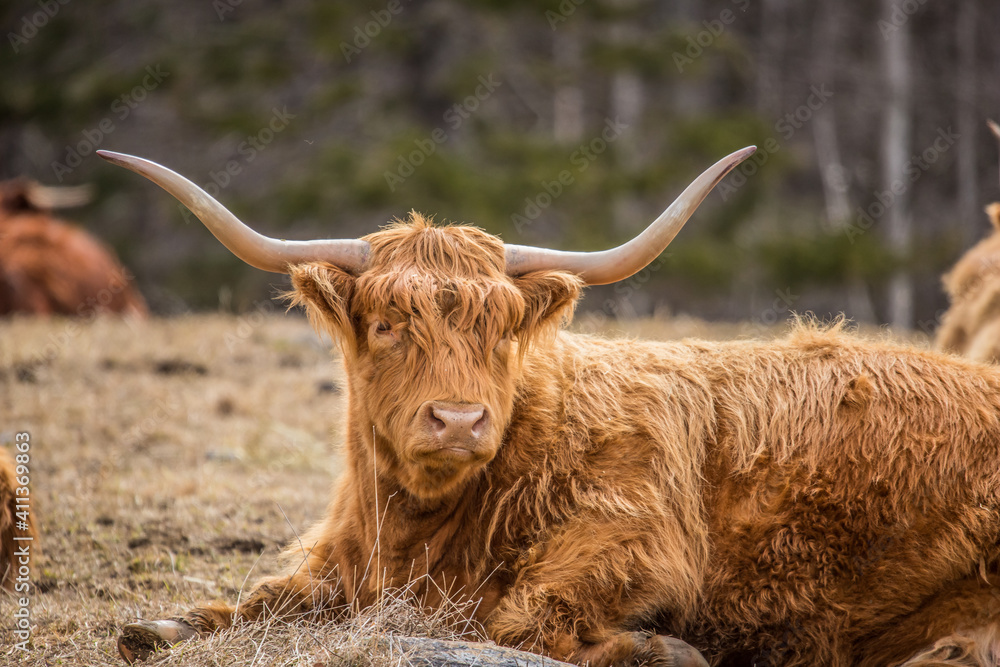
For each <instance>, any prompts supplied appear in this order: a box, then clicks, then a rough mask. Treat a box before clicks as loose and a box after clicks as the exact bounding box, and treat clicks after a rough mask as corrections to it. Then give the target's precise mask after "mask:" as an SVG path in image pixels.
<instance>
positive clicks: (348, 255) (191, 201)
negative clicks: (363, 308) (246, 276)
mask: <svg viewBox="0 0 1000 667" xmlns="http://www.w3.org/2000/svg"><path fill="white" fill-rule="evenodd" d="M97 154H98V155H100V156H101V157H102V158H104V159H105V160H107V161H108V162H110V163H112V164H116V165H118V166H119V167H125V168H126V169H130V170H132V171H134V172H135V173H137V174H139V175H141V176H145V177H146V178H148V179H149V180H151V181H153V182H154V183H156V184H157V185H159V186H160V187H161V188H163V189H164V190H166V191H167V192H169V193H170V194H172V195H173V196H174V197H176V198H177V200H178V201H180V202H181V203H182V204H184V205H185V206H187V207H188V208H189V209H191V212H192V213H194V214H195V215H196V216H198V219H199V220H201V221H202V222H203V223H205V226H206V227H208V229H209V231H210V232H212V233H213V234H214V235H215V238H217V239H219V240H220V241H222V244H223V245H224V246H226V247H227V248H229V250H231V251H232V253H233V254H234V255H236V256H237V257H239V258H240V259H242V260H243V261H244V262H246V263H247V264H249V265H250V266H255V267H257V268H258V269H263V270H265V271H271V272H273V273H288V267H289V265H292V264H302V263H303V262H330V263H331V264H334V265H336V266H339V267H340V268H342V269H344V270H345V271H348V272H351V273H358V272H360V271H362V270H363V269H364V267H365V264H366V263H367V261H368V243H366V242H365V241H360V240H357V239H330V240H319V241H285V240H279V239H272V238H270V237H267V236H263V235H261V234H258V233H257V232H255V231H254V230H252V229H250V228H249V227H247V226H246V225H245V224H243V223H242V222H240V220H239V218H237V217H236V216H235V215H233V214H232V213H230V212H229V211H228V210H227V209H226V207H225V206H223V205H222V204H220V203H219V202H217V201H216V200H215V199H213V198H212V197H211V195H209V194H208V193H207V192H205V191H204V190H202V189H201V188H199V187H198V186H197V185H195V184H194V183H192V182H191V181H189V180H188V179H186V178H184V177H183V176H181V175H180V174H178V173H176V172H174V171H171V170H170V169H167V168H166V167H164V166H162V165H159V164H156V163H155V162H151V161H149V160H144V159H142V158H140V157H134V156H132V155H124V154H122V153H113V152H111V151H97Z"/></svg>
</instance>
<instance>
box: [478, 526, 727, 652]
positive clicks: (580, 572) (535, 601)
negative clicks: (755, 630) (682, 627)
mask: <svg viewBox="0 0 1000 667" xmlns="http://www.w3.org/2000/svg"><path fill="white" fill-rule="evenodd" d="M673 528H674V526H671V525H668V524H667V522H664V523H663V524H661V526H660V527H659V529H658V530H649V528H648V526H647V527H640V526H632V527H630V526H629V525H628V522H627V521H622V522H618V523H614V524H603V525H602V524H597V523H592V524H591V525H588V526H586V527H585V528H584V527H583V526H578V525H575V524H574V525H566V526H564V530H563V531H562V532H561V534H559V535H556V536H554V537H553V538H552V539H551V540H550V541H549V542H548V543H546V544H545V546H544V547H543V548H542V549H539V550H537V552H533V553H531V554H529V555H527V556H526V557H525V559H523V560H524V562H522V563H519V564H518V570H519V571H518V574H517V579H516V580H515V583H514V585H513V586H512V588H511V589H510V591H509V592H508V594H507V595H506V596H505V597H504V598H503V600H501V602H500V604H499V605H498V606H497V608H496V609H495V610H494V611H493V612H492V613H491V614H490V616H489V618H488V619H487V621H486V628H487V631H488V632H489V634H490V638H491V639H493V640H494V641H496V642H497V643H499V644H503V645H506V646H513V647H518V648H523V649H525V650H530V651H535V652H538V653H543V654H545V655H548V656H549V657H552V658H556V659H559V660H565V661H568V662H573V663H576V664H579V665H585V664H587V665H590V667H612V666H614V667H619V666H620V667H625V666H628V667H631V666H633V665H639V664H645V665H651V666H654V667H674V666H678V667H679V666H682V665H683V666H685V667H688V666H690V667H695V666H707V664H708V663H707V662H706V661H705V659H704V658H703V657H702V656H701V654H700V653H699V652H698V651H697V650H696V649H695V648H693V647H691V646H689V645H688V644H686V643H684V642H682V641H680V640H678V639H674V638H672V637H667V636H664V635H656V634H652V635H651V634H646V633H643V632H636V630H639V629H645V627H644V624H648V623H650V622H651V621H650V619H651V618H653V617H654V616H656V614H657V613H658V612H662V611H665V609H664V606H665V605H666V604H669V603H670V601H673V602H674V604H675V605H676V608H677V609H678V610H680V609H682V608H689V607H690V606H692V605H693V604H695V601H694V598H695V597H696V593H692V592H691V591H692V589H693V586H690V584H689V583H684V582H692V581H695V580H697V576H698V575H697V572H696V571H695V569H694V568H692V567H691V566H689V565H688V561H687V560H686V559H682V558H677V557H674V558H671V557H670V555H669V554H667V553H666V552H665V549H666V545H665V544H662V543H661V542H659V541H658V540H659V539H660V538H661V537H662V535H663V534H667V535H669V534H670V532H671V530H672V529H673ZM596 536H600V539H595V538H596ZM678 542H679V541H678ZM661 555H662V558H660V557H659V556H661ZM665 600H666V601H667V602H665Z"/></svg>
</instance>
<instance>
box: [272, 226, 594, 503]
mask: <svg viewBox="0 0 1000 667" xmlns="http://www.w3.org/2000/svg"><path fill="white" fill-rule="evenodd" d="M366 240H367V241H368V242H369V243H370V244H371V256H370V259H369V265H368V268H367V270H366V271H365V272H364V273H362V274H361V275H359V276H357V277H353V276H350V275H348V274H346V273H344V272H343V271H341V270H339V269H337V268H335V267H333V266H330V265H325V264H305V265H300V266H298V267H295V268H294V269H293V271H292V278H293V283H294V285H295V288H296V298H297V300H298V301H299V302H301V303H304V304H306V306H307V308H308V309H309V312H310V315H311V317H312V319H313V321H314V323H315V324H316V325H318V326H319V327H321V328H323V329H325V330H326V331H328V332H330V333H331V334H332V335H334V336H335V337H337V338H338V339H339V340H340V342H341V347H342V349H343V350H344V357H345V363H346V366H347V372H348V376H349V383H350V392H351V396H350V402H351V405H350V410H351V420H352V427H353V428H355V429H358V428H361V429H364V430H363V433H364V437H365V438H366V439H367V438H368V437H371V438H374V442H373V443H370V444H369V445H368V446H374V447H375V452H376V455H377V456H378V461H377V465H378V466H379V470H380V472H382V471H385V472H387V473H390V474H393V475H394V476H395V477H396V478H397V479H398V480H399V482H400V483H401V484H402V485H403V486H404V487H405V488H406V489H407V490H408V491H410V492H411V493H413V494H415V495H417V496H419V497H421V498H423V499H428V500H431V499H435V498H441V497H444V496H446V495H448V494H450V493H452V492H454V491H455V490H456V489H459V488H461V486H462V485H464V484H465V483H466V482H468V481H469V480H470V479H472V478H473V477H474V476H475V475H476V473H477V472H478V471H480V470H482V468H483V467H484V466H485V465H486V464H488V463H489V462H490V461H491V460H492V459H493V457H494V456H496V453H497V451H498V450H499V448H500V446H501V444H502V439H503V433H504V430H505V428H506V426H507V423H508V422H509V420H510V417H511V412H512V410H513V404H514V397H515V391H516V387H517V383H518V379H519V376H520V361H521V358H522V354H521V353H522V352H523V351H524V349H525V346H527V345H529V344H531V343H532V342H536V343H537V342H538V341H537V338H538V337H539V336H541V335H543V334H544V332H545V331H546V330H551V329H552V327H553V326H554V325H556V324H558V322H559V321H560V320H561V319H562V317H563V316H564V315H565V314H566V313H568V312H569V310H571V309H572V306H573V304H574V303H575V300H576V297H577V296H578V293H579V288H580V281H579V280H578V279H577V278H576V277H575V276H572V275H570V274H566V273H562V272H539V273H536V274H529V275H527V276H524V277H521V278H510V277H508V276H507V275H506V274H505V271H504V262H505V260H504V248H503V244H502V242H501V241H500V240H499V239H497V238H496V237H493V236H490V235H489V234H486V233H485V232H482V231H481V230H478V229H475V228H471V227H432V226H430V225H429V224H428V223H427V222H426V221H425V220H424V219H422V218H420V217H419V216H413V218H412V219H411V220H410V221H409V222H408V223H407V224H405V225H397V226H395V227H393V228H390V229H387V230H384V231H382V232H379V233H377V234H373V235H371V236H369V237H368V238H367V239H366ZM369 433H370V436H369Z"/></svg>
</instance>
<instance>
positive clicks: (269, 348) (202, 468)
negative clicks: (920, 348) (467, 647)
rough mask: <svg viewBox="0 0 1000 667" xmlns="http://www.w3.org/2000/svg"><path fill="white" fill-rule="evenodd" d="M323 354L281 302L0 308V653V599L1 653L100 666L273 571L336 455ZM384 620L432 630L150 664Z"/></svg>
mask: <svg viewBox="0 0 1000 667" xmlns="http://www.w3.org/2000/svg"><path fill="white" fill-rule="evenodd" d="M577 326H578V327H580V328H584V329H589V330H593V329H598V328H599V329H601V330H603V332H604V333H607V334H609V335H619V334H625V335H636V336H644V337H649V338H659V339H669V338H679V337H686V336H697V337H703V338H716V339H725V338H735V337H744V336H746V335H747V334H748V333H752V334H753V335H765V336H768V335H773V333H774V332H773V331H771V330H768V331H761V330H759V329H753V330H750V329H748V327H745V326H740V325H715V326H713V325H707V324H705V323H702V322H699V321H696V320H685V319H677V320H670V321H655V320H649V321H637V322H631V323H627V324H621V325H611V326H610V327H609V325H608V323H606V322H602V323H600V326H598V325H597V324H595V323H593V322H588V320H587V319H586V318H585V317H584V318H581V321H580V323H579V324H578V325H577ZM330 347H331V346H330V343H329V341H323V340H320V339H319V338H318V337H317V336H316V335H315V334H313V332H312V331H311V329H310V328H309V327H308V325H307V324H306V322H305V320H304V318H302V317H300V316H298V315H297V314H289V315H281V314H268V313H252V314H250V315H245V316H239V317H238V316H232V315H199V316H186V317H181V318H176V319H153V320H151V321H148V322H140V323H129V322H123V321H121V320H116V319H104V320H98V321H95V322H91V323H76V322H72V321H67V320H31V319H15V320H7V321H0V446H3V447H6V448H11V447H12V445H13V442H14V436H15V434H16V433H19V432H28V433H30V436H31V450H30V456H31V465H30V476H31V490H32V493H33V505H32V512H33V514H34V516H35V517H36V518H37V519H38V521H39V523H40V526H41V531H42V541H41V544H40V546H41V553H36V554H34V555H33V557H32V561H31V565H30V567H31V576H32V579H33V581H34V587H33V588H32V591H31V594H30V609H31V614H32V623H33V626H34V627H33V631H32V636H31V641H30V644H29V651H27V652H23V651H19V650H17V649H16V648H12V647H13V646H14V644H15V642H17V641H19V640H18V639H17V637H16V636H15V634H14V618H13V611H14V610H15V608H16V606H15V603H14V602H13V601H12V600H11V599H10V598H9V597H8V596H0V664H19V665H39V666H40V665H47V666H48V665H116V666H117V665H120V664H122V663H121V661H120V658H119V657H118V654H117V649H116V647H115V637H116V636H117V631H118V629H119V628H120V627H121V626H122V625H123V624H125V623H128V622H130V621H133V620H135V619H137V618H146V619H155V618H166V617H169V616H173V615H177V614H180V613H182V612H183V611H184V610H186V609H187V608H188V607H190V606H192V605H194V604H196V603H198V602H200V601H204V600H206V599H212V598H222V599H227V600H230V601H235V600H236V598H237V596H238V595H239V594H240V591H241V589H243V588H244V586H249V585H250V584H252V582H253V581H254V580H256V579H257V578H259V577H261V576H264V575H268V574H273V573H275V572H276V569H277V564H276V558H275V556H276V555H277V553H278V551H279V549H280V548H281V547H283V546H284V545H285V544H287V543H289V542H290V541H292V540H294V538H295V536H296V534H297V533H301V532H302V531H303V529H304V528H305V527H306V526H308V525H309V524H310V523H311V522H312V521H314V520H316V519H318V518H319V517H320V516H321V514H322V512H323V511H324V508H325V506H326V504H327V501H328V494H329V489H330V486H331V480H332V478H333V477H334V476H335V475H336V474H337V471H338V469H339V467H340V459H339V455H338V449H337V443H338V442H339V439H340V434H341V428H342V420H341V409H342V404H343V397H342V394H341V386H342V381H343V379H342V375H341V369H340V367H339V364H338V362H337V360H336V356H337V355H336V353H333V354H331V351H330ZM392 632H403V633H420V634H426V633H430V634H436V636H442V637H446V636H448V635H449V633H450V632H451V629H450V628H448V627H446V625H444V626H443V625H442V624H441V623H434V622H428V621H427V620H426V619H421V618H419V617H418V616H415V615H413V614H409V613H405V612H404V610H403V609H402V608H400V607H399V606H398V605H396V606H394V605H389V606H388V608H387V609H386V610H384V613H383V614H381V615H377V616H376V617H370V618H366V619H361V620H356V621H355V622H354V624H353V625H351V626H345V627H336V628H332V627H311V628H309V627H303V626H302V625H301V624H298V625H294V626H285V625H282V624H280V623H272V624H269V625H255V626H253V627H250V628H245V629H243V630H242V631H241V632H239V633H231V634H226V635H223V636H218V637H214V638H212V639H211V640H203V641H195V642H192V643H189V644H186V645H184V646H183V647H178V649H175V650H174V651H173V652H171V653H166V654H162V655H160V656H157V657H156V658H154V659H153V660H152V661H151V662H150V663H149V664H156V665H182V664H183V665H230V664H234V665H250V664H258V665H261V664H277V665H304V666H309V667H312V666H313V665H317V664H318V665H333V664H369V659H368V657H367V656H369V655H371V654H373V653H374V648H372V646H370V645H368V644H366V643H365V641H367V640H365V639H363V638H364V637H370V636H373V635H374V636H376V637H378V636H382V635H386V634H388V633H392ZM379 664H386V663H385V661H383V662H381V663H379Z"/></svg>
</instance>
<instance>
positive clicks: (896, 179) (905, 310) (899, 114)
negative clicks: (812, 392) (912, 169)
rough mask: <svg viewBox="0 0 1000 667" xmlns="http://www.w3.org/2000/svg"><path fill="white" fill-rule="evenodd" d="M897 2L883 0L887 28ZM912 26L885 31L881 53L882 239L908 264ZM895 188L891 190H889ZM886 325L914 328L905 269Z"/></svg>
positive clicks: (895, 278)
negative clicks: (883, 92)
mask: <svg viewBox="0 0 1000 667" xmlns="http://www.w3.org/2000/svg"><path fill="white" fill-rule="evenodd" d="M895 4H896V0H882V18H883V19H884V23H889V17H890V16H892V12H893V9H894V7H895ZM909 30H910V21H905V22H903V24H902V25H898V26H897V25H894V24H891V27H890V28H888V29H886V30H885V32H884V34H883V37H884V39H885V44H884V48H883V50H882V66H883V76H884V77H885V89H886V91H887V93H888V100H887V101H886V105H885V116H884V117H883V124H882V188H881V193H883V195H884V196H883V199H884V200H885V203H884V204H883V205H884V206H885V209H886V210H885V214H884V215H885V234H886V241H887V244H888V246H889V249H890V250H891V251H892V252H893V254H894V255H895V256H896V257H897V258H898V259H899V260H900V261H903V262H907V261H908V260H909V253H910V248H911V246H912V241H913V223H912V220H911V219H910V210H909V209H910V206H909V200H910V191H909V186H910V184H909V183H908V182H907V180H906V178H905V175H904V171H905V169H906V161H907V159H909V155H910V135H911V119H910V106H911V105H910V99H911V97H912V88H913V84H912V71H911V67H910V32H909ZM894 184H895V188H894V187H893V186H894ZM888 303H889V323H890V324H891V325H892V326H893V327H894V328H896V329H908V328H910V327H911V326H913V281H912V277H911V276H910V271H909V269H907V268H905V267H900V268H898V269H896V270H895V271H894V272H893V274H892V276H891V277H890V279H889V294H888Z"/></svg>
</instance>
